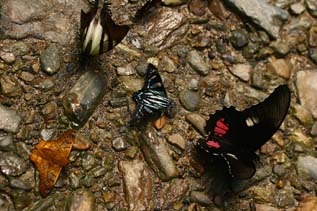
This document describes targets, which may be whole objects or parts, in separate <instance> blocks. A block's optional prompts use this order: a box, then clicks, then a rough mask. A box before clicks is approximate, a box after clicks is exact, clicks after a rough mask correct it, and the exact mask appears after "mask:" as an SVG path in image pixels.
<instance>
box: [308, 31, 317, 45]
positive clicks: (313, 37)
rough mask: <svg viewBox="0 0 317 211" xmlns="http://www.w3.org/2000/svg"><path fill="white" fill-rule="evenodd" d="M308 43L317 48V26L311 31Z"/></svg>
mask: <svg viewBox="0 0 317 211" xmlns="http://www.w3.org/2000/svg"><path fill="white" fill-rule="evenodd" d="M308 43H309V46H311V47H317V26H312V27H311V28H310V30H309V35H308Z"/></svg>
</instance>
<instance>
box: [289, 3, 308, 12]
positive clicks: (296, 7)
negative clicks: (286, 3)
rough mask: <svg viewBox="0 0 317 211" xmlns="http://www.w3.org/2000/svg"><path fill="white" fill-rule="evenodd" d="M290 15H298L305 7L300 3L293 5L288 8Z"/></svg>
mask: <svg viewBox="0 0 317 211" xmlns="http://www.w3.org/2000/svg"><path fill="white" fill-rule="evenodd" d="M290 9H291V13H293V14H294V15H300V14H302V13H303V12H304V11H305V9H306V8H305V5H303V4H302V3H301V2H297V3H294V4H292V5H291V6H290Z"/></svg>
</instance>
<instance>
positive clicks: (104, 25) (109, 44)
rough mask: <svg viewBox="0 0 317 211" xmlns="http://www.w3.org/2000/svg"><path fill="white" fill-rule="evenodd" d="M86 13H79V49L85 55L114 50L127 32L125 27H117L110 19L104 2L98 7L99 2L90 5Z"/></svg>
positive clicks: (107, 7)
mask: <svg viewBox="0 0 317 211" xmlns="http://www.w3.org/2000/svg"><path fill="white" fill-rule="evenodd" d="M91 4H92V7H91V9H90V10H89V11H88V12H87V13H86V12H84V11H81V18H80V28H81V33H80V34H81V47H82V53H83V54H85V55H92V56H95V55H98V54H101V53H104V52H106V51H109V50H111V49H112V48H114V47H115V46H116V45H117V44H118V43H119V42H121V40H122V39H123V38H124V37H125V35H126V34H127V33H128V31H129V27H128V26H127V25H117V24H116V23H115V22H114V21H113V20H112V17H111V12H110V9H109V4H108V2H107V1H104V3H103V5H102V6H101V7H99V1H98V0H95V1H93V2H92V3H91Z"/></svg>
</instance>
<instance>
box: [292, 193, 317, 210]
mask: <svg viewBox="0 0 317 211" xmlns="http://www.w3.org/2000/svg"><path fill="white" fill-rule="evenodd" d="M315 210H317V197H316V196H309V195H308V196H305V197H304V198H303V199H302V200H301V201H300V202H299V204H298V207H297V208H296V211H315Z"/></svg>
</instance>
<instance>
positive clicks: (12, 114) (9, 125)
mask: <svg viewBox="0 0 317 211" xmlns="http://www.w3.org/2000/svg"><path fill="white" fill-rule="evenodd" d="M0 117H1V118H0V129H2V130H4V131H6V132H9V133H17V132H18V131H19V128H20V123H21V117H20V116H19V115H18V114H17V112H16V111H14V110H12V109H10V108H7V107H5V106H3V105H1V104H0Z"/></svg>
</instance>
